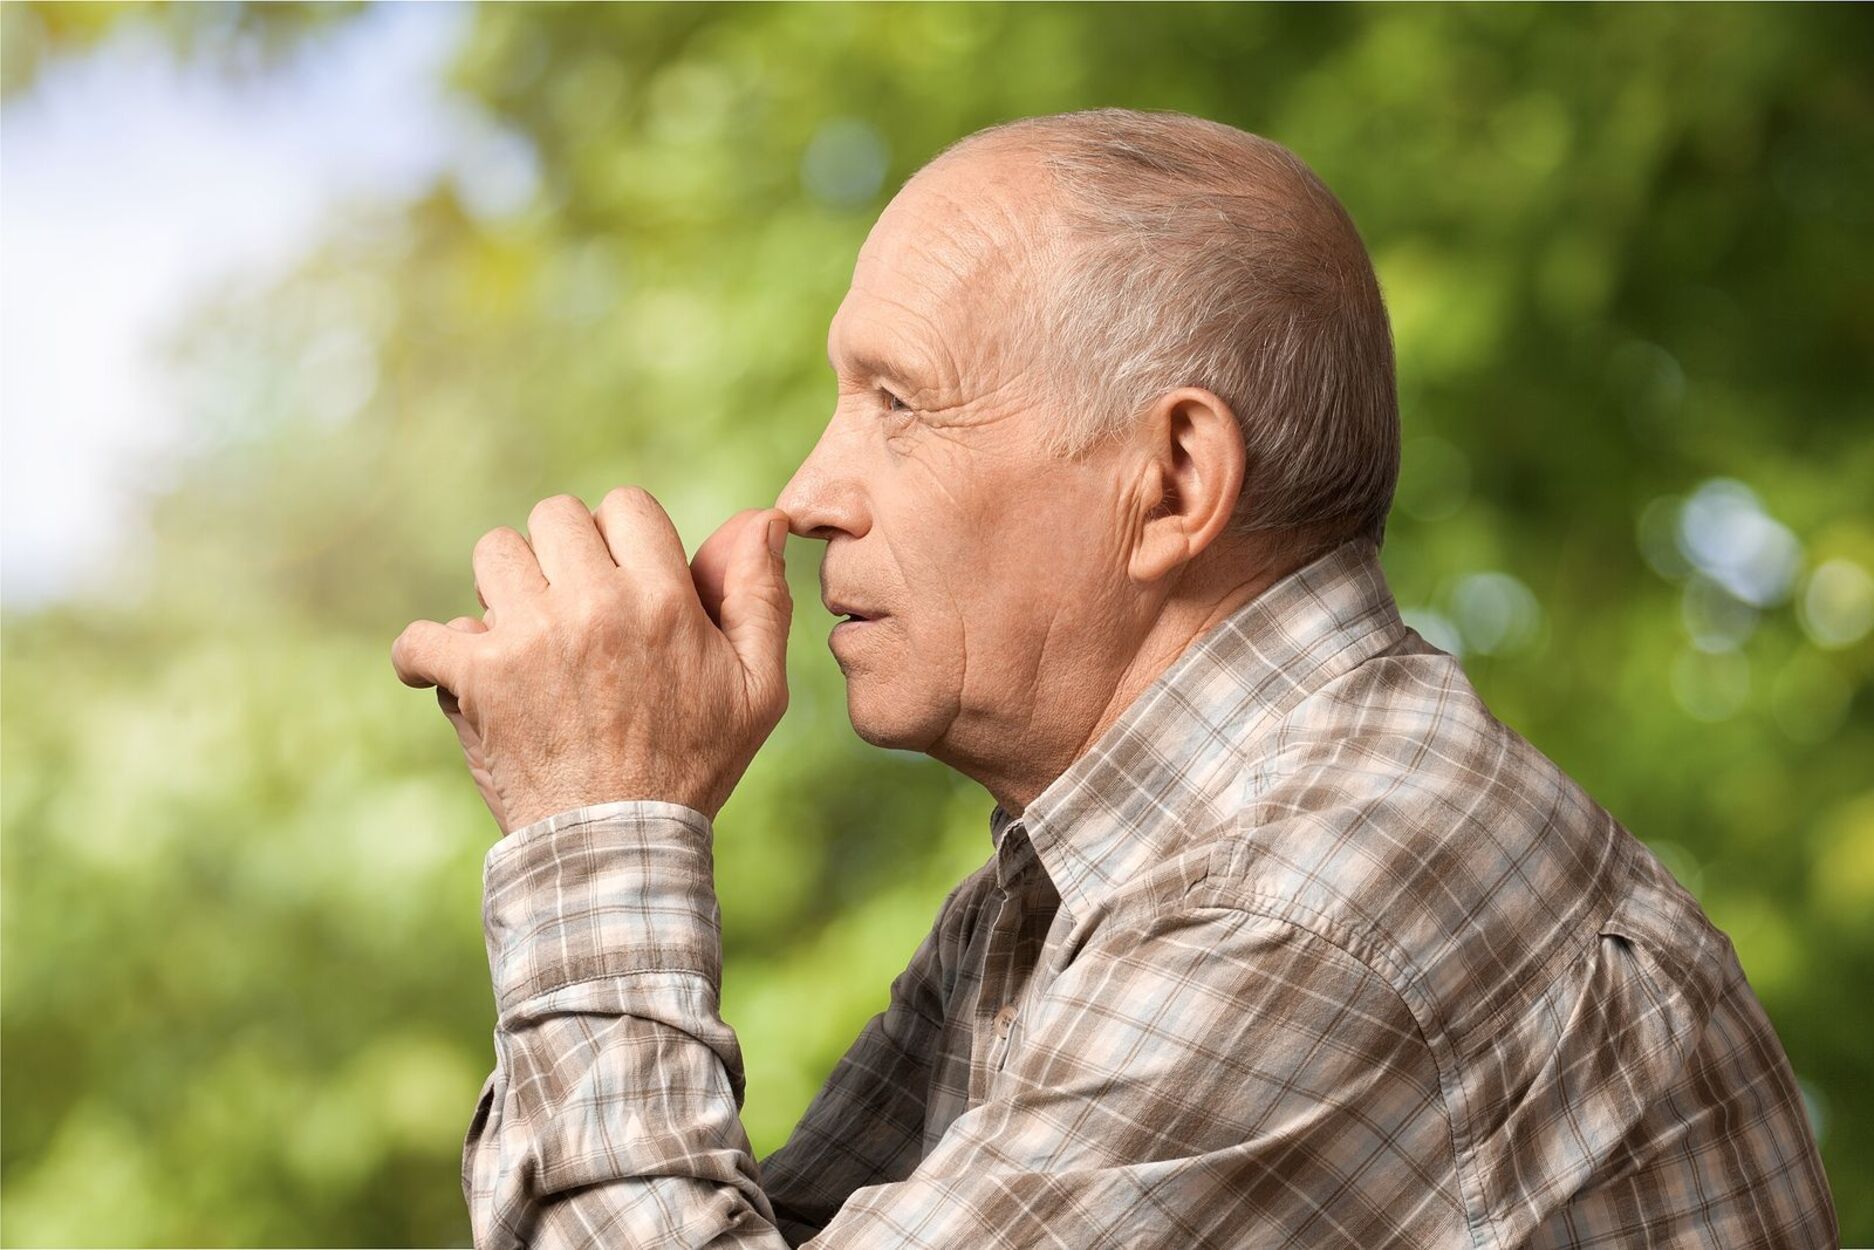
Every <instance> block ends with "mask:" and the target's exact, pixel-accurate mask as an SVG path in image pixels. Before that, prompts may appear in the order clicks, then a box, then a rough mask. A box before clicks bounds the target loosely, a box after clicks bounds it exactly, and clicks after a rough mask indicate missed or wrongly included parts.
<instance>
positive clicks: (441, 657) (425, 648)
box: [390, 621, 469, 690]
mask: <svg viewBox="0 0 1874 1250" xmlns="http://www.w3.org/2000/svg"><path fill="white" fill-rule="evenodd" d="M468 645H469V640H468V639H467V638H465V637H463V635H462V634H461V633H460V632H459V631H457V630H453V629H450V628H449V627H448V626H446V625H438V624H437V623H436V622H435V621H411V622H410V623H409V624H408V625H406V626H404V630H403V632H402V633H401V634H398V635H397V640H396V641H395V642H393V643H391V644H390V662H391V667H393V668H395V669H396V670H397V678H398V680H400V681H402V682H403V684H404V685H406V686H414V687H416V688H418V689H422V688H423V687H425V686H447V687H448V688H449V689H450V690H459V689H460V688H461V676H462V673H463V670H464V668H465V666H466V660H467V654H466V651H465V648H466V647H467V646H468Z"/></svg>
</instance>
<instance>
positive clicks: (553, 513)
mask: <svg viewBox="0 0 1874 1250" xmlns="http://www.w3.org/2000/svg"><path fill="white" fill-rule="evenodd" d="M527 537H528V541H530V542H531V543H532V544H533V548H534V558H535V559H537V560H538V561H539V562H540V571H541V572H542V573H544V574H546V578H547V581H548V582H549V583H562V584H564V583H572V582H581V581H586V580H589V579H592V578H598V577H609V576H611V575H612V574H613V573H615V572H617V570H618V565H617V564H616V563H614V562H613V560H612V553H611V552H610V551H608V550H607V549H606V546H605V539H604V538H603V537H602V536H601V535H600V534H599V527H598V524H597V523H596V522H595V521H594V519H593V516H592V510H591V509H589V508H587V507H586V505H585V504H584V503H582V502H581V501H580V499H579V497H578V496H577V495H555V496H553V497H552V498H551V499H542V500H541V501H540V502H539V503H537V504H535V505H534V510H533V511H532V512H531V513H529V514H528V516H527Z"/></svg>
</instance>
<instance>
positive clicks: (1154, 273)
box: [918, 109, 1399, 546]
mask: <svg viewBox="0 0 1874 1250" xmlns="http://www.w3.org/2000/svg"><path fill="white" fill-rule="evenodd" d="M972 176H977V177H981V178H982V179H983V183H982V194H981V196H980V197H979V198H978V199H976V200H975V201H974V204H975V205H976V207H977V210H978V211H983V212H993V213H996V214H1000V215H1003V216H1004V217H1006V218H1007V219H1008V221H1009V224H1008V227H1007V234H1008V236H1009V237H1010V238H1014V239H1019V240H1021V243H1022V249H1021V252H1020V254H1019V255H1017V256H1005V257H1004V258H1003V259H1004V261H1005V263H1008V262H1015V263H1019V264H1021V265H1022V267H1023V268H1024V269H1025V270H1026V273H1025V275H1024V277H1023V278H1022V279H1021V280H1020V285H1022V286H1023V287H1024V288H1025V294H1026V295H1027V296H1028V298H1025V299H1019V300H1009V301H1004V302H1002V304H1001V306H1002V307H1006V308H1009V309H1011V310H1012V311H1013V312H1015V313H1016V314H1017V315H1018V316H1019V317H1020V318H1021V324H1020V325H1019V326H1012V327H1011V338H1017V337H1018V338H1019V339H1020V340H1021V341H1023V342H1024V344H1025V345H1026V350H1027V351H1029V352H1031V353H1032V354H1033V356H1034V363H1035V365H1036V366H1037V367H1039V368H1041V369H1042V370H1043V371H1044V372H1045V373H1046V375H1047V376H1048V377H1049V378H1050V384H1051V386H1052V387H1053V388H1054V390H1055V393H1056V394H1058V395H1060V396H1062V402H1061V403H1059V404H1058V405H1057V409H1058V420H1057V422H1056V424H1055V428H1054V429H1053V431H1052V432H1051V439H1050V442H1051V445H1052V446H1053V448H1054V449H1055V450H1056V451H1057V452H1058V453H1059V454H1062V455H1065V456H1068V457H1078V456H1080V455H1083V454H1085V452H1087V451H1088V450H1089V449H1091V448H1093V447H1095V446H1098V445H1100V444H1102V443H1104V442H1106V441H1107V440H1109V439H1113V438H1118V437H1123V436H1124V435H1125V434H1126V433H1127V432H1128V431H1129V430H1130V429H1131V427H1132V425H1133V423H1134V422H1135V421H1136V420H1137V418H1138V417H1139V415H1140V414H1141V413H1142V412H1144V411H1145V410H1146V409H1147V408H1148V407H1149V406H1150V405H1151V404H1152V403H1153V402H1154V400H1156V399H1157V398H1158V397H1159V396H1161V395H1163V394H1164V393H1166V392H1168V391H1170V390H1173V389H1176V388H1177V387H1180V386H1199V387H1203V388H1205V389H1207V390H1210V391H1213V392H1214V393H1216V394H1217V395H1218V396H1219V397H1220V398H1221V399H1223V400H1224V401H1225V402H1226V403H1227V404H1228V405H1229V406H1230V407H1231V408H1232V410H1233V411H1234V412H1235V414H1236V417H1237V420H1238V422H1239V425H1240V427H1241V429H1242V432H1243V438H1244V443H1245V448H1246V452H1247V458H1248V467H1247V470H1246V473H1245V480H1244V487H1243V491H1242V497H1241V499H1240V501H1239V506H1238V508H1237V510H1236V515H1235V516H1234V518H1233V520H1232V524H1231V526H1230V529H1229V533H1230V534H1232V535H1237V536H1241V535H1248V534H1251V533H1258V532H1265V531H1296V532H1298V533H1301V532H1306V533H1307V534H1309V535H1310V536H1313V537H1314V538H1315V542H1314V544H1313V545H1315V546H1319V545H1321V544H1322V542H1324V541H1333V540H1335V539H1337V538H1339V537H1344V536H1348V535H1351V534H1356V533H1364V534H1367V535H1369V536H1371V537H1372V538H1373V539H1374V541H1375V542H1379V541H1382V540H1383V537H1384V532H1385V519H1386V514H1387V512H1388V510H1389V509H1390V506H1391V502H1392V494H1393V489H1394V485H1395V483H1396V481H1397V477H1398V457H1399V433H1398V421H1399V417H1398V400H1397V390H1396V383H1395V378H1394V366H1393V350H1392V336H1391V331H1390V328H1389V326H1388V323H1387V318H1386V311H1385V306H1384V304H1383V303H1382V301H1381V297H1380V291H1379V284H1378V281H1377V279H1376V277H1375V275H1374V272H1373V266H1372V262H1371V260H1370V259H1369V257H1368V256H1367V251H1366V247H1365V245H1364V243H1363V242H1362V241H1361V239H1360V235H1359V232H1358V231H1357V230H1356V229H1355V227H1354V224H1353V222H1352V220H1351V219H1350V218H1349V216H1348V215H1347V212H1346V210H1345V209H1344V208H1342V206H1341V204H1340V202H1339V201H1338V200H1337V199H1336V198H1335V197H1334V195H1333V193H1332V192H1331V191H1329V190H1328V188H1327V186H1326V185H1325V184H1324V183H1322V181H1321V180H1320V179H1319V178H1318V177H1317V176H1316V175H1315V174H1314V172H1313V171H1312V170H1310V169H1309V168H1308V167H1307V165H1305V164H1304V163H1303V162H1302V161H1301V159H1300V158H1299V157H1297V156H1296V155H1295V154H1294V153H1292V152H1290V151H1289V150H1288V149H1287V148H1285V147H1283V146H1282V145H1281V144H1278V143H1275V142H1273V141H1271V140H1269V139H1265V138H1262V137H1261V136H1258V135H1253V134H1249V133H1247V132H1245V131H1242V130H1238V129H1236V128H1234V127H1231V126H1226V125H1223V124H1221V123H1219V122H1213V121H1208V120H1205V119H1203V118H1198V117H1192V116H1189V115H1186V114H1181V113H1169V112H1159V113H1147V112H1138V111H1134V110H1129V109H1093V110H1087V111H1084V112H1077V113H1063V114H1056V115H1053V116H1047V117H1032V118H1021V119H1018V120H1016V121H1012V122H1006V123H1003V124H1001V125H998V126H993V127H989V128H988V129H985V130H981V131H977V132H976V133H975V134H972V135H969V136H967V137H965V138H964V139H962V140H959V141H958V142H957V143H955V144H952V145H951V146H950V147H949V148H947V149H945V150H944V151H943V152H941V153H939V155H938V156H937V157H936V158H935V159H934V160H932V161H931V162H930V163H929V164H928V165H926V166H925V168H924V170H923V171H920V173H919V175H918V178H919V179H920V180H924V179H929V180H930V181H931V182H932V183H933V185H945V184H958V183H966V182H967V181H968V180H969V179H970V178H971V177H972ZM1003 280H1004V281H1013V280H1014V279H1009V278H1004V279H1003Z"/></svg>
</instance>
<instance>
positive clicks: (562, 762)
mask: <svg viewBox="0 0 1874 1250" xmlns="http://www.w3.org/2000/svg"><path fill="white" fill-rule="evenodd" d="M787 524H788V521H787V516H786V514H785V513H782V512H780V511H778V510H777V509H773V508H750V509H746V510H744V511H742V512H738V513H736V514H735V515H734V516H732V517H730V518H729V519H728V521H726V522H724V523H723V525H722V527H721V528H720V529H718V530H717V531H716V532H715V533H714V534H712V535H711V536H710V537H709V539H708V541H706V542H705V543H704V544H703V545H702V547H700V548H699V549H698V550H697V553H696V559H695V561H694V562H686V560H685V558H684V554H683V543H682V540H681V539H680V538H679V537H678V535H677V531H676V528H675V527H674V526H673V525H672V524H671V522H670V518H669V516H668V515H667V514H666V513H665V512H664V509H663V507H662V505H660V504H659V503H658V502H657V500H656V499H655V498H653V497H652V496H651V494H650V493H649V492H648V491H645V490H643V489H641V488H639V487H636V486H622V487H618V488H616V489H614V490H612V491H610V492H609V493H608V494H607V495H606V496H605V498H604V499H603V500H602V501H601V502H600V504H599V506H598V508H597V509H596V510H588V509H587V508H586V506H585V504H583V503H582V502H581V501H580V500H579V499H577V498H575V497H574V496H572V495H556V496H554V497H553V498H551V499H545V500H542V501H541V502H540V503H538V504H536V505H535V506H534V509H533V512H532V513H531V514H530V515H529V516H528V519H527V530H528V536H527V537H523V536H522V535H521V534H520V533H519V532H518V531H517V530H515V529H513V528H511V527H508V526H502V527H500V528H498V529H493V530H490V531H489V532H488V533H486V534H484V535H483V536H482V538H481V540H480V541H478V542H477V543H476V544H475V552H474V568H475V590H476V595H477V597H478V598H479V599H480V600H481V603H482V607H483V608H485V609H486V614H485V615H484V616H483V618H482V619H480V620H477V619H475V618H474V617H467V616H464V617H457V618H456V619H454V620H452V621H450V622H448V623H447V624H438V623H437V622H435V621H428V620H419V621H412V622H411V623H410V624H409V625H408V626H407V627H406V628H405V629H404V631H403V632H402V633H401V634H399V635H398V636H397V640H396V641H395V642H394V643H393V644H392V645H391V663H392V665H393V666H394V667H395V668H396V670H397V676H398V677H399V678H400V679H401V680H402V681H403V682H404V684H405V685H409V686H415V687H419V688H425V687H430V686H434V687H436V698H437V702H438V703H439V704H440V705H441V706H442V710H443V712H444V713H445V714H446V715H447V716H448V718H449V720H450V721H451V723H453V724H454V726H455V730H456V734H457V736H458V738H459V739H460V740H461V743H462V750H463V754H464V756H465V757H466V758H467V761H468V765H469V771H470V774H471V775H472V776H473V777H474V779H475V784H476V786H477V787H478V788H479V789H480V790H481V793H482V797H483V798H484V799H485V800H486V801H487V803H488V808H489V810H490V811H491V812H493V813H494V817H495V822H496V823H497V824H498V825H500V826H501V830H502V832H503V833H504V834H505V833H507V832H509V831H511V830H514V829H519V828H522V827H524V826H526V825H529V824H532V823H533V822H534V821H537V820H540V819H542V818H544V817H546V816H551V815H554V814H556V813H559V812H563V811H568V810H571V809H572V808H575V807H583V806H586V805H589V804H593V803H604V802H608V801H610V800H613V799H661V800H664V801H667V802H671V803H681V804H683V805H684V806H686V807H692V808H695V809H696V810H698V811H700V812H702V813H703V814H704V815H706V816H708V817H709V818H710V819H711V820H714V819H715V816H716V813H717V812H718V811H719V810H720V809H721V807H722V804H723V803H724V802H726V801H727V799H728V797H729V794H730V792H731V791H733V790H734V789H735V785H736V783H737V782H738V781H740V780H741V777H742V774H743V772H745V771H746V770H747V768H748V764H749V762H750V761H751V760H752V759H753V758H754V756H755V752H756V751H758V750H759V749H760V748H761V744H762V743H763V742H765V741H767V738H768V735H769V734H770V733H771V732H773V730H774V727H775V725H776V724H777V723H778V722H779V721H780V719H781V715H782V713H783V712H785V711H786V710H787V667H786V660H787V632H788V626H789V624H790V623H791V621H792V619H793V601H792V599H791V597H790V595H789V592H788V586H787V576H786V567H785V564H784V562H783V559H782V555H781V551H780V541H784V540H785V538H786V535H787ZM775 528H778V530H779V535H778V538H779V540H780V541H776V540H773V539H771V530H772V529H775Z"/></svg>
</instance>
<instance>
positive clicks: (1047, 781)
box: [937, 559, 1301, 816]
mask: <svg viewBox="0 0 1874 1250" xmlns="http://www.w3.org/2000/svg"><path fill="white" fill-rule="evenodd" d="M1246 563H1247V564H1248V565H1249V566H1250V567H1252V568H1253V570H1254V571H1253V572H1251V573H1250V574H1249V575H1248V576H1243V574H1242V570H1243V569H1244V568H1245V566H1246ZM1300 563H1301V561H1298V560H1293V559H1291V560H1287V561H1274V560H1267V559H1265V560H1260V561H1257V560H1251V561H1247V562H1246V561H1244V560H1241V559H1236V560H1233V561H1232V562H1231V566H1232V567H1231V568H1230V572H1231V573H1232V574H1234V576H1233V577H1230V576H1222V575H1220V573H1219V572H1218V571H1215V570H1216V567H1217V566H1216V565H1215V564H1213V565H1212V570H1213V571H1207V572H1203V573H1199V572H1198V571H1197V570H1195V569H1193V570H1192V571H1191V575H1190V576H1189V577H1187V579H1186V584H1183V585H1180V586H1178V587H1175V588H1174V589H1173V590H1172V592H1171V593H1169V594H1168V595H1167V596H1166V597H1165V598H1164V599H1163V600H1162V601H1161V602H1160V603H1158V604H1157V605H1156V607H1155V608H1153V609H1150V610H1151V611H1152V615H1151V616H1150V617H1149V619H1147V620H1146V621H1145V623H1144V624H1143V625H1142V626H1140V627H1139V628H1138V629H1137V630H1134V631H1133V632H1132V634H1131V638H1132V641H1131V643H1130V644H1129V645H1128V646H1126V647H1125V648H1123V649H1122V650H1120V651H1119V652H1118V653H1116V654H1114V655H1113V656H1112V657H1111V659H1110V662H1108V663H1106V664H1104V665H1096V666H1095V667H1096V668H1097V670H1098V671H1097V674H1096V673H1089V672H1083V673H1077V674H1067V675H1064V676H1063V678H1062V680H1061V683H1060V685H1061V686H1062V687H1063V689H1060V690H1057V692H1056V697H1057V700H1058V702H1057V705H1056V706H1055V707H1053V708H1051V709H1045V711H1046V715H1038V714H1036V713H1038V712H1042V711H1043V710H1044V709H1039V708H1031V709H1028V713H1027V715H1025V717H1024V719H1023V721H1022V722H1021V725H1020V727H1019V729H1018V731H1017V732H1016V733H1015V734H1013V735H1012V736H1011V737H1010V739H1008V740H1005V741H1004V742H1002V743H1000V744H998V749H997V750H995V751H993V752H987V753H985V754H984V755H983V756H980V757H976V758H971V759H967V760H965V759H959V758H952V759H945V758H944V757H943V756H941V755H939V756H937V758H939V759H943V762H944V763H946V764H949V765H950V766H951V767H953V768H955V769H956V770H957V771H959V772H961V773H964V774H966V775H967V776H969V777H971V778H973V779H974V780H975V781H977V782H978V783H979V784H981V785H982V786H983V788H984V789H986V790H988V791H989V793H990V794H991V796H993V797H994V799H995V800H996V802H997V803H999V804H1001V806H1002V809H1003V810H1004V811H1005V812H1007V813H1008V814H1009V815H1011V816H1019V815H1021V814H1022V813H1023V812H1024V811H1025V810H1026V809H1027V807H1028V804H1029V803H1030V802H1032V801H1033V800H1034V798H1035V797H1036V796H1037V795H1039V794H1040V793H1041V792H1042V791H1043V790H1045V789H1047V787H1048V786H1049V785H1051V784H1052V783H1053V782H1054V781H1055V779H1056V778H1058V777H1059V776H1060V775H1061V774H1062V773H1064V772H1066V771H1067V769H1068V768H1069V766H1071V765H1072V764H1073V762H1074V761H1075V760H1077V759H1079V758H1080V757H1081V756H1083V755H1085V754H1086V753H1087V752H1088V751H1089V750H1091V749H1092V748H1093V745H1094V744H1095V743H1096V742H1098V741H1099V740H1100V738H1101V736H1102V735H1104V734H1105V733H1106V731H1107V730H1108V729H1110V728H1112V726H1113V723H1114V722H1115V721H1117V720H1118V719H1119V718H1120V716H1121V715H1123V714H1124V712H1125V711H1126V709H1127V708H1129V707H1131V706H1132V704H1133V702H1134V701H1135V700H1137V699H1138V697H1139V696H1140V695H1141V694H1143V693H1145V690H1146V688H1147V687H1149V686H1150V685H1151V684H1152V683H1153V682H1154V681H1156V680H1158V678H1159V677H1160V676H1161V675H1163V673H1164V672H1165V670H1166V669H1168V668H1170V667H1171V666H1172V664H1173V663H1174V662H1176V660H1177V659H1178V657H1179V656H1181V655H1183V654H1184V652H1185V651H1186V650H1188V649H1189V648H1190V646H1191V644H1192V643H1194V642H1196V641H1197V640H1198V639H1199V638H1202V637H1203V636H1204V635H1205V634H1207V633H1209V632H1210V631H1211V630H1212V629H1214V628H1216V626H1217V625H1218V624H1220V623H1221V622H1222V621H1223V620H1224V619H1225V618H1226V617H1228V616H1229V615H1230V614H1231V613H1233V612H1235V611H1236V610H1237V609H1238V608H1240V607H1242V606H1243V605H1244V604H1246V603H1248V602H1249V601H1250V600H1251V599H1254V598H1255V597H1256V596H1257V595H1259V594H1261V593H1262V592H1263V591H1264V590H1266V589H1267V588H1268V587H1269V586H1271V585H1272V584H1274V583H1275V582H1277V581H1279V580H1281V579H1282V578H1283V577H1285V576H1286V575H1287V574H1288V573H1289V572H1291V571H1292V570H1293V569H1295V568H1297V567H1299V564H1300Z"/></svg>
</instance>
